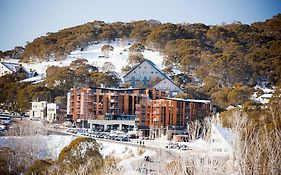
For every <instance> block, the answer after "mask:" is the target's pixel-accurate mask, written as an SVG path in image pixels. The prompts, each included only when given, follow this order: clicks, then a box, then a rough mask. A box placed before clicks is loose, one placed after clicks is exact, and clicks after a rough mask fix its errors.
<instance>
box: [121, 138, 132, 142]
mask: <svg viewBox="0 0 281 175" xmlns="http://www.w3.org/2000/svg"><path fill="white" fill-rule="evenodd" d="M121 141H123V142H128V141H130V139H129V137H123V138H122V140H121Z"/></svg>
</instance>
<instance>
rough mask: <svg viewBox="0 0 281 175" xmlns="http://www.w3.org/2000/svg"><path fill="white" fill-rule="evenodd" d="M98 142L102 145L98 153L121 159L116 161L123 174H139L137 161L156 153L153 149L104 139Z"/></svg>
mask: <svg viewBox="0 0 281 175" xmlns="http://www.w3.org/2000/svg"><path fill="white" fill-rule="evenodd" d="M98 143H99V144H100V145H102V149H101V151H100V153H101V154H102V155H103V156H104V157H105V156H109V155H110V156H114V157H115V158H116V159H119V160H121V161H120V162H119V163H118V168H120V169H121V171H122V173H123V174H131V175H135V174H136V175H137V174H139V173H138V171H137V169H138V168H139V167H140V165H138V162H140V161H142V160H144V157H145V156H153V155H155V154H156V153H155V152H154V151H152V150H149V149H143V148H142V147H136V146H130V145H125V144H120V143H112V142H106V141H98Z"/></svg>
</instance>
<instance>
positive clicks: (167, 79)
mask: <svg viewBox="0 0 281 175" xmlns="http://www.w3.org/2000/svg"><path fill="white" fill-rule="evenodd" d="M166 79H167V80H168V81H170V82H171V83H172V84H174V85H175V86H176V87H178V88H179V89H180V90H181V91H183V90H182V89H181V88H180V87H179V86H177V85H176V84H175V83H174V82H173V81H172V80H171V79H169V78H165V79H163V80H161V81H160V82H159V83H161V82H162V81H164V80H166ZM159 83H157V84H155V85H154V86H153V87H155V86H156V85H158V84H159Z"/></svg>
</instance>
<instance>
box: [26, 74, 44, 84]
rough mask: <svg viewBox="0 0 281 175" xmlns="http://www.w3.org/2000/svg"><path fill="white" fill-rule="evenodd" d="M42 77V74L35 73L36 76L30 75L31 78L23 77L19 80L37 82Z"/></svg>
mask: <svg viewBox="0 0 281 175" xmlns="http://www.w3.org/2000/svg"><path fill="white" fill-rule="evenodd" d="M43 79H44V75H42V74H41V75H37V76H36V77H31V78H27V79H24V80H22V81H21V82H32V83H35V82H39V81H41V80H43Z"/></svg>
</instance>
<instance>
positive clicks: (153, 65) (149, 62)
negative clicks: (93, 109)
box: [123, 59, 171, 80]
mask: <svg viewBox="0 0 281 175" xmlns="http://www.w3.org/2000/svg"><path fill="white" fill-rule="evenodd" d="M144 62H148V64H150V65H151V66H152V67H153V68H154V69H156V70H157V71H158V72H159V73H160V74H162V75H163V76H164V77H165V78H167V79H169V80H171V78H170V77H169V76H167V75H166V74H165V73H164V72H163V71H161V70H160V69H158V68H157V66H156V65H155V64H154V63H153V62H152V61H150V60H147V59H145V60H143V61H142V62H140V63H139V64H138V65H136V66H135V67H134V68H132V69H131V70H130V71H129V72H128V73H126V75H124V76H123V78H125V77H126V76H127V75H129V74H130V73H131V72H132V71H133V70H135V69H136V68H137V67H139V66H140V65H141V64H142V63H144Z"/></svg>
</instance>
